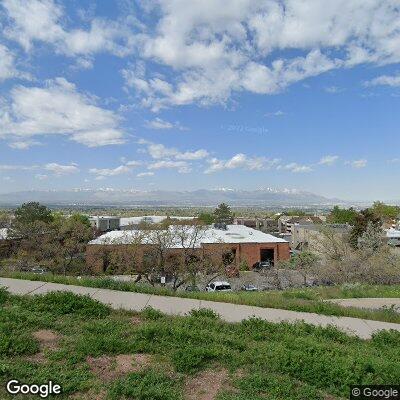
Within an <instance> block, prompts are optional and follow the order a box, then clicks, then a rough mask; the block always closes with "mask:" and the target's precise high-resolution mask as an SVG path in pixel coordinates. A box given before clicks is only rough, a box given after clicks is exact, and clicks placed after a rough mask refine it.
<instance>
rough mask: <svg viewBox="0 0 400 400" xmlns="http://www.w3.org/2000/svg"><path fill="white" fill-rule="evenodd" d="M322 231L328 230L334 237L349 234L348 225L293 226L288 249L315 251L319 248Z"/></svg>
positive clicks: (349, 228) (349, 227)
mask: <svg viewBox="0 0 400 400" xmlns="http://www.w3.org/2000/svg"><path fill="white" fill-rule="evenodd" d="M322 229H329V230H331V231H333V232H334V234H335V235H339V236H344V235H346V234H348V233H350V230H351V226H350V225H348V224H324V225H321V224H305V225H301V224H295V225H293V226H292V229H291V234H290V235H291V237H290V247H291V248H292V250H299V251H304V250H316V249H318V248H320V245H321V240H322V239H323V233H322V232H321V230H322Z"/></svg>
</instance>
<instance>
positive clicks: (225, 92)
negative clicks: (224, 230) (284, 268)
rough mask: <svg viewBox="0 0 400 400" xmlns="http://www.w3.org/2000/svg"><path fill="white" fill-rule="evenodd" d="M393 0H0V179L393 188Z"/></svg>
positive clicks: (399, 192) (344, 194) (370, 192)
mask: <svg viewBox="0 0 400 400" xmlns="http://www.w3.org/2000/svg"><path fill="white" fill-rule="evenodd" d="M399 7H400V2H399V1H391V0H388V1H378V0H376V1H374V0H370V1H368V2H365V1H361V0H346V1H344V0H335V1H332V2H329V3H327V2H326V1H322V0H320V1H319V0H313V1H311V0H310V1H298V0H285V1H275V0H264V1H259V0H252V1H250V0H236V1H235V0H233V1H231V2H229V3H226V2H223V1H222V0H213V1H211V0H210V1H205V0H202V1H200V0H199V1H191V2H187V1H183V0H179V1H178V0H165V1H137V2H133V1H132V2H130V1H128V0H126V1H123V0H120V1H114V2H104V1H98V2H96V1H88V0H86V1H65V2H62V1H53V0H24V1H22V0H2V1H0V23H1V26H2V29H1V32H2V33H0V183H1V185H0V192H1V193H6V192H11V191H18V190H26V189H70V188H99V187H112V188H115V189H119V188H121V189H138V190H156V189H163V190H168V189H173V190H177V189H179V190H193V189H199V188H221V187H226V188H235V189H256V188H260V187H273V188H296V189H301V190H308V191H312V192H315V193H318V194H322V195H326V196H329V197H338V198H342V199H354V200H374V199H399V198H400V187H399V186H398V185H396V178H397V177H398V171H399V168H400V135H399V126H400V124H399V122H400V117H399V113H398V112H397V111H398V109H399V104H400V66H399V62H400V15H399V14H400V11H399Z"/></svg>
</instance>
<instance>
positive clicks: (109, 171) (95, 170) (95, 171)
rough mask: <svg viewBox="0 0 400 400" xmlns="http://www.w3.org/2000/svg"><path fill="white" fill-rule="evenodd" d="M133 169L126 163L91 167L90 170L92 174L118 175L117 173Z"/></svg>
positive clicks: (124, 172)
mask: <svg viewBox="0 0 400 400" xmlns="http://www.w3.org/2000/svg"><path fill="white" fill-rule="evenodd" d="M130 171H131V169H130V168H129V167H127V166H126V165H120V166H119V167H116V168H100V169H99V168H91V169H90V170H89V172H90V173H91V174H95V175H97V176H103V177H106V176H116V175H121V174H126V173H128V172H130Z"/></svg>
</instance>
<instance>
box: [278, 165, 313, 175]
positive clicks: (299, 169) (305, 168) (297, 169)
mask: <svg viewBox="0 0 400 400" xmlns="http://www.w3.org/2000/svg"><path fill="white" fill-rule="evenodd" d="M277 169H284V170H287V171H290V172H294V173H296V174H297V173H304V172H311V171H313V169H312V167H310V166H309V165H300V164H297V163H295V162H292V163H289V164H286V165H283V166H279V167H278V168H277Z"/></svg>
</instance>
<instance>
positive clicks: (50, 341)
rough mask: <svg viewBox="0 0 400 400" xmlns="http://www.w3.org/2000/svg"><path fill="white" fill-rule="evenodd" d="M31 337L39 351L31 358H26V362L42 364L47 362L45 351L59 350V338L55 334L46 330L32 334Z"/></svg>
mask: <svg viewBox="0 0 400 400" xmlns="http://www.w3.org/2000/svg"><path fill="white" fill-rule="evenodd" d="M32 336H33V337H34V338H35V339H36V340H37V341H38V342H39V346H40V351H39V353H36V354H34V355H33V356H29V357H27V360H29V361H32V362H34V363H38V364H44V363H45V362H46V361H47V358H46V355H45V351H46V350H57V349H58V348H59V346H58V343H59V341H60V336H59V335H58V334H57V333H56V332H54V331H51V330H48V329H42V330H40V331H36V332H33V334H32Z"/></svg>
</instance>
